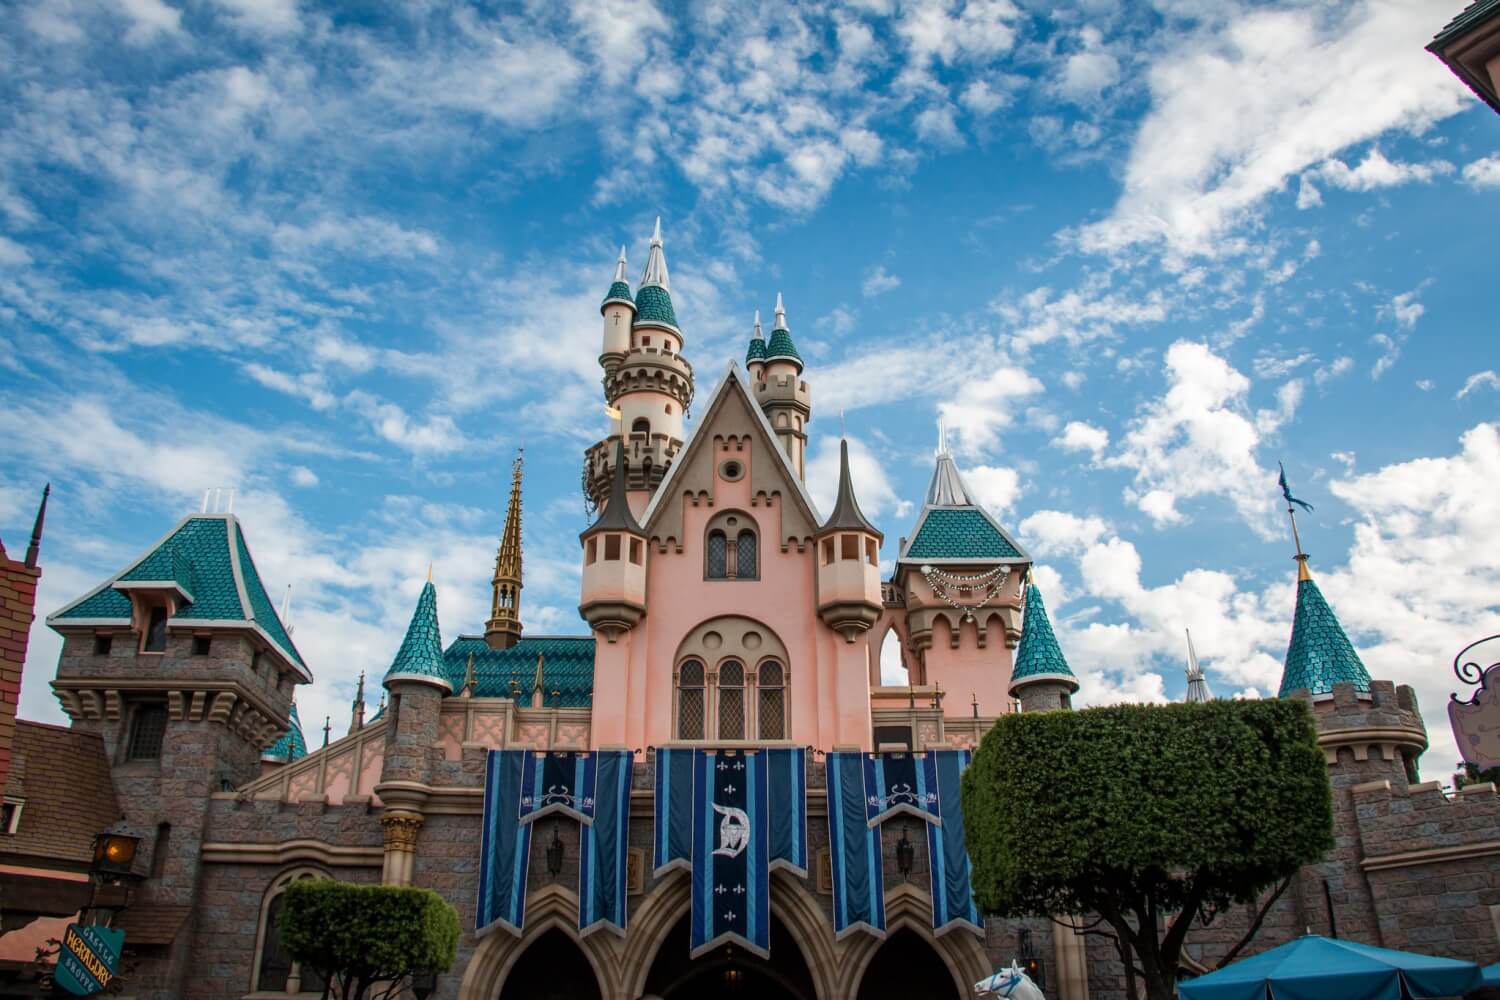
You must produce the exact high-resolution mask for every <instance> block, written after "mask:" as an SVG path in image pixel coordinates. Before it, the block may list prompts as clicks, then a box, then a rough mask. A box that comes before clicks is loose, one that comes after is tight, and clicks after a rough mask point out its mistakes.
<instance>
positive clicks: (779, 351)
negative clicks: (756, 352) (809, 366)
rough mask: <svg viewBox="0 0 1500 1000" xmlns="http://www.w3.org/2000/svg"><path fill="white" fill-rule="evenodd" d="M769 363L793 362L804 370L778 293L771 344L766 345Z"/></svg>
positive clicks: (798, 368)
mask: <svg viewBox="0 0 1500 1000" xmlns="http://www.w3.org/2000/svg"><path fill="white" fill-rule="evenodd" d="M766 360H767V361H791V362H794V363H795V364H796V365H797V370H798V371H799V372H800V371H801V370H802V355H800V354H798V353H797V345H796V344H794V343H792V331H791V330H789V329H787V325H786V308H785V307H784V306H783V305H782V304H781V293H780V292H777V293H776V322H775V323H774V324H773V325H772V326H771V342H770V343H769V344H767V345H766Z"/></svg>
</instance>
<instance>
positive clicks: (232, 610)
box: [49, 514, 311, 679]
mask: <svg viewBox="0 0 1500 1000" xmlns="http://www.w3.org/2000/svg"><path fill="white" fill-rule="evenodd" d="M231 538H232V539H233V542H232V544H231ZM167 581H171V582H173V583H175V584H176V586H177V587H178V588H179V589H181V590H182V591H184V592H185V593H187V594H190V595H191V601H190V603H187V604H184V605H183V606H182V607H180V608H178V609H177V613H176V615H175V616H173V618H172V623H194V622H231V623H237V622H244V623H246V624H249V625H256V626H259V627H260V629H261V630H262V631H263V632H265V634H266V636H267V637H268V638H269V639H270V640H271V642H272V644H273V645H274V646H275V647H276V648H277V649H278V650H279V651H280V652H281V654H282V655H283V656H284V657H285V658H286V659H287V660H288V661H289V662H290V663H292V664H293V665H294V666H295V667H297V668H299V669H300V670H301V671H302V672H303V673H304V674H306V673H307V665H306V664H305V663H304V662H303V660H302V656H301V654H299V653H298V652H297V647H296V644H295V643H293V642H292V637H291V636H290V635H289V634H288V633H287V631H286V629H285V628H284V627H283V626H282V623H281V619H280V618H279V617H278V616H277V614H276V609H275V608H274V607H273V606H272V604H271V599H270V597H269V596H268V595H267V594H266V588H265V585H264V584H263V583H262V582H261V579H260V574H259V572H257V571H256V568H255V560H254V559H253V558H251V555H250V549H249V546H248V545H247V544H246V542H245V535H244V532H243V531H241V530H240V525H239V521H238V520H236V519H235V518H234V517H233V516H231V515H227V514H204V515H194V516H191V517H186V518H183V519H182V520H181V521H180V522H178V524H177V526H176V527H175V528H173V530H172V531H171V532H170V533H169V534H168V535H167V536H166V537H165V538H163V539H162V540H161V541H159V542H157V543H156V544H155V545H153V546H152V547H151V548H150V549H149V550H147V552H146V554H145V555H144V556H142V557H141V558H139V559H137V560H136V561H135V562H133V563H131V564H130V565H129V566H128V567H126V568H125V570H124V571H123V572H121V573H120V574H119V575H118V576H115V577H113V578H111V579H110V580H108V581H106V582H105V583H103V584H100V586H99V587H98V589H96V590H95V591H94V592H93V593H91V594H89V595H88V596H86V597H85V598H83V599H82V600H81V601H78V602H76V603H74V604H71V605H69V606H67V607H65V608H63V609H62V610H61V611H59V612H58V613H57V614H55V615H53V616H52V617H51V619H49V620H50V621H55V622H59V623H62V624H67V623H68V622H70V621H86V620H94V621H119V622H122V623H128V622H129V621H130V598H128V597H127V596H125V594H124V593H122V592H121V590H118V589H116V587H117V585H119V584H130V583H145V582H150V583H157V582H167ZM242 585H243V596H244V598H246V599H248V602H247V601H246V600H242V597H241V594H242V589H241V587H242ZM247 603H248V607H247V606H246V604H247ZM308 677H309V679H311V677H310V675H308Z"/></svg>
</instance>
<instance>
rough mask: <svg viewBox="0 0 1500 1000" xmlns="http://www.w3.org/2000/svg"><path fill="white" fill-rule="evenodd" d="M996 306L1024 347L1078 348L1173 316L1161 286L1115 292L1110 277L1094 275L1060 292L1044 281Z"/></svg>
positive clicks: (1018, 347)
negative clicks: (1138, 293) (1054, 344)
mask: <svg viewBox="0 0 1500 1000" xmlns="http://www.w3.org/2000/svg"><path fill="white" fill-rule="evenodd" d="M994 309H995V311H996V312H998V313H999V314H1000V317H1001V319H1003V320H1004V321H1005V322H1006V323H1007V324H1008V325H1009V326H1010V327H1011V329H1012V331H1013V332H1012V333H1011V337H1010V345H1011V346H1012V347H1013V348H1015V349H1016V350H1018V351H1027V350H1030V349H1031V348H1034V347H1037V346H1039V345H1041V344H1046V343H1048V342H1050V341H1053V340H1063V341H1066V342H1067V343H1068V344H1070V345H1074V346H1076V345H1078V344H1082V343H1085V342H1087V341H1091V340H1097V339H1100V338H1106V337H1110V336H1113V335H1114V333H1115V331H1116V330H1117V329H1119V328H1120V327H1131V326H1145V325H1148V324H1152V323H1160V322H1161V321H1162V320H1164V319H1166V318H1167V315H1168V303H1167V298H1166V295H1165V294H1164V293H1163V292H1162V290H1161V289H1160V288H1153V289H1151V290H1150V291H1149V292H1146V293H1145V294H1144V295H1143V296H1142V297H1140V298H1139V299H1138V298H1135V297H1133V296H1130V295H1128V294H1126V293H1124V292H1120V291H1115V290H1112V289H1111V288H1110V287H1109V278H1108V276H1106V275H1097V276H1091V277H1089V278H1087V279H1085V280H1084V281H1083V282H1082V283H1081V284H1080V285H1079V286H1078V287H1077V288H1072V289H1069V290H1068V291H1066V292H1063V293H1062V294H1061V295H1056V296H1054V294H1053V291H1052V289H1051V288H1050V287H1047V286H1045V285H1043V286H1041V287H1038V288H1034V289H1032V290H1031V291H1029V292H1026V293H1025V294H1024V295H1021V296H1020V297H1019V298H1016V299H1008V300H1000V301H997V302H996V303H995V304H994Z"/></svg>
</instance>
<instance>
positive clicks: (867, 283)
mask: <svg viewBox="0 0 1500 1000" xmlns="http://www.w3.org/2000/svg"><path fill="white" fill-rule="evenodd" d="M859 287H860V291H861V292H863V293H864V296H865V298H867V299H871V298H874V297H875V296H877V295H883V294H884V293H886V292H889V291H891V290H893V289H896V288H900V287H901V279H900V278H899V277H897V276H896V275H894V274H891V273H890V272H888V271H887V270H886V269H885V265H883V264H882V265H881V266H879V267H875V268H871V269H870V270H868V271H866V272H865V280H864V283H863V284H862V285H860V286H859Z"/></svg>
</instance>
